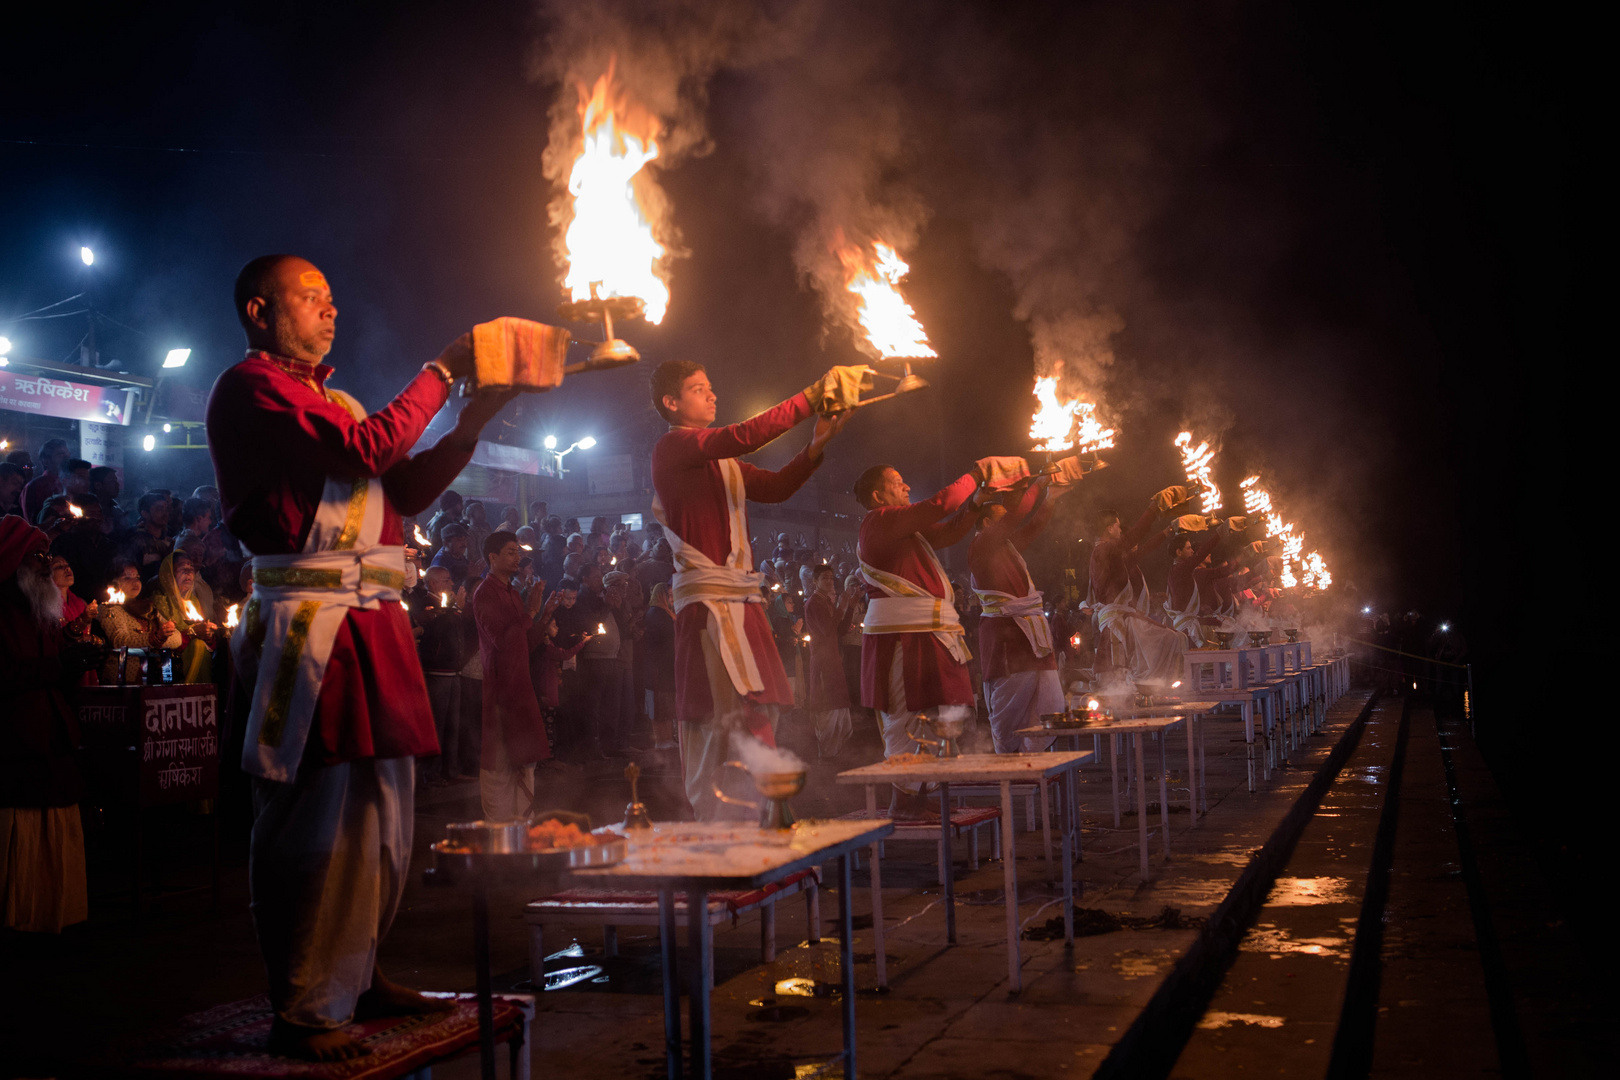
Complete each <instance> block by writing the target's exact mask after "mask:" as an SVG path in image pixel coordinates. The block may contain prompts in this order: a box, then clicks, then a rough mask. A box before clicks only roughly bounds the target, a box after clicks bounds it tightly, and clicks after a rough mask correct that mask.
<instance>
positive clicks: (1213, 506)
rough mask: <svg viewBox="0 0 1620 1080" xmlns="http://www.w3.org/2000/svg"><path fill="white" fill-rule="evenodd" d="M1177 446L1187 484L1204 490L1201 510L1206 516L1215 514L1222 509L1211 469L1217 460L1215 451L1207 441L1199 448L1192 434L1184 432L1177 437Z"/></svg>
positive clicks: (1219, 492) (1218, 490) (1199, 445)
mask: <svg viewBox="0 0 1620 1080" xmlns="http://www.w3.org/2000/svg"><path fill="white" fill-rule="evenodd" d="M1175 445H1176V447H1177V449H1179V450H1180V451H1181V468H1182V471H1183V472H1185V473H1186V474H1187V483H1188V484H1192V485H1195V486H1198V487H1202V488H1203V490H1204V498H1203V504H1202V507H1201V509H1202V510H1203V512H1204V513H1206V514H1213V513H1214V512H1215V511H1217V510H1219V509H1220V508H1221V491H1220V488H1218V487H1216V486H1215V478H1214V475H1213V473H1212V471H1211V469H1210V463H1211V462H1213V461H1214V460H1215V451H1214V450H1213V449H1211V447H1210V445H1209V443H1208V442H1207V441H1204V442H1200V443H1199V444H1198V445H1197V446H1194V445H1193V444H1192V432H1190V431H1183V432H1182V433H1181V434H1180V435H1177V436H1176V441H1175Z"/></svg>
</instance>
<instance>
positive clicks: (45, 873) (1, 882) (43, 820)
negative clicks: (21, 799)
mask: <svg viewBox="0 0 1620 1080" xmlns="http://www.w3.org/2000/svg"><path fill="white" fill-rule="evenodd" d="M89 917H90V893H89V888H88V885H87V884H86V879H85V874H84V826H83V823H82V822H81V821H80V820H79V808H78V807H77V806H0V926H6V927H9V928H11V929H13V930H30V931H33V932H35V933H41V934H59V933H61V932H62V927H64V926H71V925H73V924H74V923H81V922H84V921H85V920H86V919H88V918H89Z"/></svg>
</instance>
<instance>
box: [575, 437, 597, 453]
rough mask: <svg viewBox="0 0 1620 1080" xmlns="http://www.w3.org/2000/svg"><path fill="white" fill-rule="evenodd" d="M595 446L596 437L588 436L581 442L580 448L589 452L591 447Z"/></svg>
mask: <svg viewBox="0 0 1620 1080" xmlns="http://www.w3.org/2000/svg"><path fill="white" fill-rule="evenodd" d="M595 445H596V436H594V435H587V436H585V437H584V438H583V439H581V440H579V448H580V449H581V450H589V449H590V448H591V447H593V446H595Z"/></svg>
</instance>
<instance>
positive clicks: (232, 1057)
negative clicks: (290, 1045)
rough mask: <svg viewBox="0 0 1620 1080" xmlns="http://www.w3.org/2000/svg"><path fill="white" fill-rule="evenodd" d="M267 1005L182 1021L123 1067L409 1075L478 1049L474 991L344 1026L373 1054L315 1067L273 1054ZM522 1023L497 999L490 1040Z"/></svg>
mask: <svg viewBox="0 0 1620 1080" xmlns="http://www.w3.org/2000/svg"><path fill="white" fill-rule="evenodd" d="M270 1018H271V1013H270V1000H269V998H266V997H264V996H263V995H260V996H259V997H254V998H248V999H247V1000H245V1001H237V1002H233V1003H232V1004H229V1005H220V1006H218V1007H216V1008H213V1009H209V1010H208V1011H207V1012H201V1013H195V1014H193V1015H191V1016H188V1017H186V1018H185V1019H183V1020H181V1021H180V1023H179V1024H178V1025H177V1026H176V1027H175V1029H174V1030H173V1031H171V1032H169V1033H168V1034H167V1035H166V1036H164V1037H163V1038H162V1039H161V1040H159V1041H158V1042H156V1043H153V1044H150V1045H148V1046H147V1047H146V1048H145V1049H143V1050H141V1051H140V1052H139V1053H138V1055H137V1056H136V1058H135V1059H134V1060H132V1061H127V1062H122V1063H120V1064H121V1066H122V1068H123V1069H124V1070H125V1071H127V1072H129V1073H133V1074H135V1075H138V1076H145V1077H155V1076H184V1077H221V1078H227V1077H268V1076H288V1077H311V1078H318V1080H363V1078H368V1077H377V1078H381V1077H391V1076H400V1075H402V1074H405V1073H411V1072H414V1071H415V1070H417V1069H420V1068H421V1067H422V1066H424V1065H427V1064H430V1063H432V1062H436V1061H442V1060H444V1059H446V1058H451V1057H456V1056H458V1055H459V1054H460V1053H462V1052H463V1051H466V1050H468V1049H469V1048H470V1049H471V1050H472V1051H473V1052H474V1053H476V1052H477V1047H478V1002H477V1000H476V999H475V998H474V997H473V995H471V994H461V995H458V996H457V998H456V1007H455V1008H454V1009H453V1010H452V1011H450V1012H447V1013H437V1014H435V1015H433V1016H401V1017H388V1018H384V1019H381V1020H367V1021H365V1022H363V1023H354V1024H349V1025H348V1026H347V1027H345V1028H344V1029H343V1030H345V1031H347V1032H348V1033H349V1034H350V1035H351V1036H353V1037H354V1038H355V1039H356V1040H357V1041H359V1042H360V1043H362V1044H364V1045H365V1046H366V1048H367V1049H369V1050H370V1051H371V1053H370V1054H369V1055H367V1056H365V1057H361V1058H354V1059H351V1060H349V1061H334V1062H315V1061H300V1060H298V1059H296V1058H285V1057H274V1056H272V1055H271V1054H270V1053H268V1052H267V1050H266V1047H267V1046H268V1045H269V1041H270ZM522 1026H523V1006H522V1002H521V1000H520V999H507V998H502V997H500V996H499V995H497V996H496V997H495V1039H496V1041H497V1042H504V1041H508V1040H510V1039H512V1038H515V1037H518V1032H519V1031H520V1030H521V1029H522Z"/></svg>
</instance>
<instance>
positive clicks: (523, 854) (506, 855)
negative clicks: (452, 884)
mask: <svg viewBox="0 0 1620 1080" xmlns="http://www.w3.org/2000/svg"><path fill="white" fill-rule="evenodd" d="M596 835H598V836H607V837H609V839H607V840H606V841H604V842H602V843H599V844H587V845H583V846H581V847H573V848H554V849H552V850H550V851H512V852H478V851H447V850H445V849H446V847H447V846H448V844H449V841H446V840H440V841H439V842H438V843H436V844H434V845H433V846H432V849H431V850H432V852H433V869H434V870H435V871H437V872H438V873H440V874H445V875H447V876H449V877H456V876H460V875H467V874H483V875H485V876H499V877H503V878H533V877H545V876H550V875H556V874H561V873H563V872H564V871H566V870H583V869H586V868H588V867H595V866H613V865H615V864H616V863H620V862H623V861H624V858H625V856H626V855H628V854H629V853H630V841H628V840H626V839H625V838H624V837H622V836H620V835H618V834H617V833H612V832H605V831H601V832H598V833H597V834H596Z"/></svg>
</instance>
